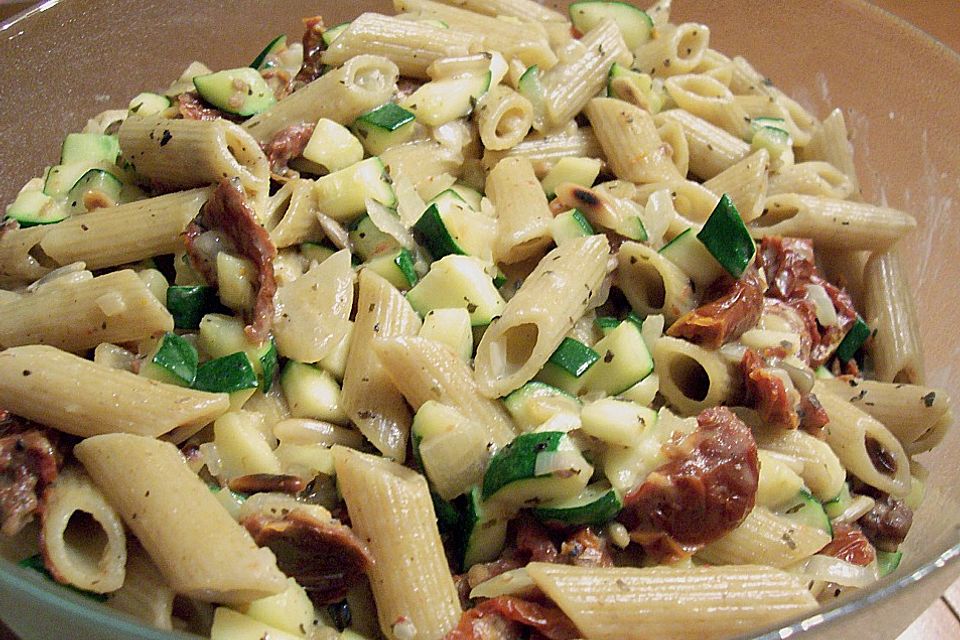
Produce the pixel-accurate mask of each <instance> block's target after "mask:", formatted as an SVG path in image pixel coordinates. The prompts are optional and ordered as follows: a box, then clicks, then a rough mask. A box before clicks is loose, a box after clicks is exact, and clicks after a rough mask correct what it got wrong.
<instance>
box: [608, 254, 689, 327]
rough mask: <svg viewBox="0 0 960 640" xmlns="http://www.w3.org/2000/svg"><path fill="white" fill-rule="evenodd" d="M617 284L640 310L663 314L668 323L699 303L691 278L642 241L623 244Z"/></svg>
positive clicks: (642, 312)
mask: <svg viewBox="0 0 960 640" xmlns="http://www.w3.org/2000/svg"><path fill="white" fill-rule="evenodd" d="M616 284H617V286H618V287H619V288H620V290H621V291H622V292H623V295H625V296H626V298H627V301H628V302H629V303H630V306H631V307H633V309H634V310H635V311H636V312H637V313H640V314H641V315H643V316H649V315H663V317H664V320H666V323H667V325H668V326H669V325H671V324H673V322H674V321H675V320H676V319H677V318H679V317H680V316H682V315H683V314H685V313H687V312H688V311H691V310H693V308H694V306H695V305H696V300H695V299H694V296H693V285H692V283H691V282H690V277H689V276H688V275H687V274H686V273H684V272H683V271H682V270H681V269H680V267H678V266H676V265H675V264H673V263H672V262H670V260H668V259H667V258H665V257H664V256H662V255H660V254H659V253H657V251H655V250H654V249H652V248H651V247H648V246H647V245H644V244H640V243H639V242H624V243H623V244H622V245H620V251H619V252H617V277H616Z"/></svg>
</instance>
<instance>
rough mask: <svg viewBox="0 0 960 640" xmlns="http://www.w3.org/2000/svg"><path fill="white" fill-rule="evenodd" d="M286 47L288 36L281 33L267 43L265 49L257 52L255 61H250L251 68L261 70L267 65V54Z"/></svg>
mask: <svg viewBox="0 0 960 640" xmlns="http://www.w3.org/2000/svg"><path fill="white" fill-rule="evenodd" d="M286 48H287V36H285V35H282V34H281V35H279V36H277V37H276V38H274V39H273V40H271V41H270V42H269V43H267V46H265V47H264V48H263V50H262V51H261V52H260V53H258V54H257V57H256V58H254V59H253V62H251V63H250V68H251V69H256V70H257V71H260V70H261V69H263V68H264V67H265V66H266V65H265V64H264V63H265V62H266V61H267V56H269V55H270V54H272V53H276V52H278V51H282V50H283V49H286Z"/></svg>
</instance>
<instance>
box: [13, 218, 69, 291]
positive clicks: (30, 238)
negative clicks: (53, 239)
mask: <svg viewBox="0 0 960 640" xmlns="http://www.w3.org/2000/svg"><path fill="white" fill-rule="evenodd" d="M60 224H63V223H62V222H61V223H60ZM50 229H51V225H40V226H36V227H27V228H25V229H14V228H12V227H11V226H10V225H9V223H3V224H0V286H2V287H9V288H13V287H18V286H21V285H25V284H29V283H30V282H33V281H35V280H39V279H40V278H42V277H43V276H45V275H46V274H47V273H49V272H50V270H51V269H53V268H54V267H52V266H51V265H50V264H49V263H48V262H47V261H44V262H43V263H41V261H40V260H38V259H37V256H35V255H34V254H35V250H36V248H37V247H38V246H39V244H40V241H41V240H43V238H44V236H46V235H47V233H49V232H50Z"/></svg>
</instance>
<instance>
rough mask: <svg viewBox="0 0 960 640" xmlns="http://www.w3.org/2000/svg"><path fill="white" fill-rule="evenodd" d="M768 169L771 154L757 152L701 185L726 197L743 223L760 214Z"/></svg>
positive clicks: (764, 196)
mask: <svg viewBox="0 0 960 640" xmlns="http://www.w3.org/2000/svg"><path fill="white" fill-rule="evenodd" d="M769 169H770V153H769V152H768V151H767V150H766V149H760V150H759V151H757V152H756V153H754V154H753V155H750V156H747V157H746V158H744V159H743V160H741V161H740V162H738V163H737V164H735V165H733V166H731V167H728V168H727V169H726V170H724V171H723V172H722V173H719V174H717V175H716V176H714V177H712V178H710V179H709V180H707V181H706V182H704V183H703V186H704V187H705V188H707V189H709V190H710V191H712V192H713V193H715V194H717V195H718V196H720V195H723V194H727V195H728V196H729V197H730V200H732V201H733V204H734V206H735V207H736V208H737V212H739V213H740V217H741V218H743V221H744V222H750V221H751V220H754V219H756V218H758V217H759V216H760V214H761V213H763V204H764V202H765V201H766V197H767V175H768V173H767V172H768V171H769Z"/></svg>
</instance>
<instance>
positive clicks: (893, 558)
mask: <svg viewBox="0 0 960 640" xmlns="http://www.w3.org/2000/svg"><path fill="white" fill-rule="evenodd" d="M902 559H903V552H902V551H877V569H878V570H879V572H880V577H881V578H885V577H887V576H888V575H890V574H891V573H893V572H894V571H896V570H897V567H899V566H900V560H902Z"/></svg>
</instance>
